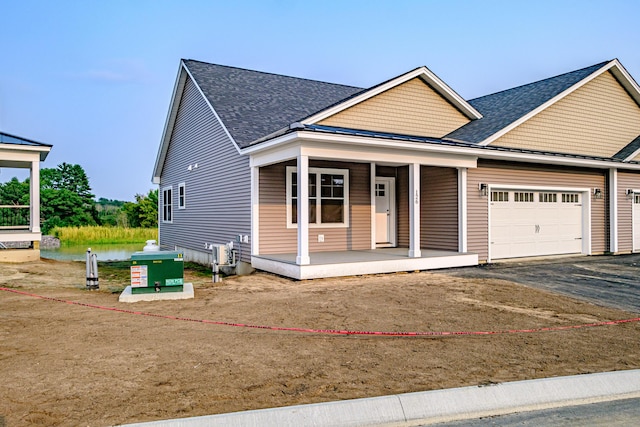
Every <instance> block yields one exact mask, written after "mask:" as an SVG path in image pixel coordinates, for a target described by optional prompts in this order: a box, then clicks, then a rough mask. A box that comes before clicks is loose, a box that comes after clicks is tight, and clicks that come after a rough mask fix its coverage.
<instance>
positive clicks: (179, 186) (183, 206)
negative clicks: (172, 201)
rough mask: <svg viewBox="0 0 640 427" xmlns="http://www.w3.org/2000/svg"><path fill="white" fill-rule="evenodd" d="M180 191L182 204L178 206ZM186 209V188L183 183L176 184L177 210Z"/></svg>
mask: <svg viewBox="0 0 640 427" xmlns="http://www.w3.org/2000/svg"><path fill="white" fill-rule="evenodd" d="M180 191H182V204H180ZM186 208H187V188H186V184H185V183H184V182H181V183H180V184H178V209H186Z"/></svg>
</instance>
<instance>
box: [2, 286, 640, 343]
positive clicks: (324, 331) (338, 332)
mask: <svg viewBox="0 0 640 427" xmlns="http://www.w3.org/2000/svg"><path fill="white" fill-rule="evenodd" d="M0 291H5V292H12V293H14V294H19V295H25V296H29V297H33V298H40V299H43V300H48V301H55V302H62V303H65V304H72V305H77V306H81V307H88V308H97V309H100V310H108V311H114V312H118V313H127V314H136V315H139V316H147V317H157V318H160V319H170V320H181V321H185V322H196V323H205V324H208V325H219V326H232V327H237V328H251V329H265V330H270V331H288V332H303V333H310V334H331V335H376V336H388V337H446V336H460V335H501V334H531V333H538V332H555V331H567V330H571V329H582V328H595V327H598V326H611V325H619V324H622V323H632V322H640V317H635V318H632V319H621V320H609V321H606V322H594V323H584V324H580V325H568V326H552V327H546V328H532V329H504V330H498V331H452V332H445V331H442V332H437V331H425V332H402V331H395V332H393V331H353V330H348V329H312V328H286V327H282V326H264V325H249V324H245V323H233V322H221V321H214V320H207V319H192V318H189V317H177V316H169V315H164V314H155V313H147V312H144V311H133V310H125V309H123V308H116V307H105V306H101V305H95V304H88V303H84V302H77V301H68V300H63V299H58V298H53V297H46V296H43V295H37V294H32V293H29V292H24V291H19V290H17V289H10V288H2V287H0Z"/></svg>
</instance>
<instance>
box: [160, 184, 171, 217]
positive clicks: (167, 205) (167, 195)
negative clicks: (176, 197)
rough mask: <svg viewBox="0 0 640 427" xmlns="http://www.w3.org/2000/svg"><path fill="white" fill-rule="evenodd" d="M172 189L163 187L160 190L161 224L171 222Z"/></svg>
mask: <svg viewBox="0 0 640 427" xmlns="http://www.w3.org/2000/svg"><path fill="white" fill-rule="evenodd" d="M172 197H173V187H171V186H169V187H165V188H163V189H162V222H172V221H173V204H172V200H173V199H172Z"/></svg>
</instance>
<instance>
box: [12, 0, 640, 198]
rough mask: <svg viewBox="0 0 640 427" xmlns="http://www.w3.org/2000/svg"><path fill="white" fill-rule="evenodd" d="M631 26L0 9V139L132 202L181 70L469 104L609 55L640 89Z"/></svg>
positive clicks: (141, 7) (533, 10) (494, 13)
mask: <svg viewBox="0 0 640 427" xmlns="http://www.w3.org/2000/svg"><path fill="white" fill-rule="evenodd" d="M638 16H640V1H637V0H606V1H590V0H579V1H573V0H565V1H563V0H553V1H547V0H536V1H521V0H509V1H497V0H481V1H471V0H467V1H462V0H421V1H419V0H392V1H383V0H363V1H360V0H341V1H339V0H318V1H316V0H300V1H294V0H262V1H258V0H256V1H249V0H245V1H243V0H235V1H232V0H224V1H218V0H175V1H169V0H153V1H145V0H128V1H119V0H103V1H93V0H82V1H67V0H56V1H45V0H41V1H36V0H20V1H13V0H0V131H2V132H5V133H9V134H13V135H17V136H20V137H24V138H27V139H33V140H36V141H39V142H43V143H47V144H52V145H53V149H52V151H51V153H50V154H49V157H48V158H47V160H46V161H45V162H44V163H43V164H42V167H47V168H54V167H56V166H57V165H59V164H61V163H63V162H66V163H71V164H79V165H81V166H82V167H83V168H84V170H85V171H86V172H87V175H88V176H89V180H90V184H91V187H92V189H93V193H94V194H95V196H96V198H100V197H104V198H108V199H117V200H128V201H131V200H134V197H135V195H136V194H146V193H148V191H149V190H151V189H154V188H155V186H154V185H153V184H152V183H151V177H152V174H153V167H154V164H155V159H156V155H157V152H158V148H159V144H160V139H161V137H162V132H163V129H164V125H165V121H166V117H167V112H168V109H169V103H170V101H171V94H172V91H173V86H174V83H175V79H176V76H177V73H178V67H179V63H180V59H181V58H186V59H197V60H200V61H205V62H211V63H216V64H222V65H229V66H235V67H242V68H248V69H252V70H259V71H265V72H271V73H278V74H284V75H289V76H294V77H303V78H308V79H314V80H322V81H328V82H332V83H340V84H346V85H352V86H358V87H363V88H367V87H370V86H374V85H376V84H378V83H380V82H382V81H385V80H388V79H390V78H393V77H395V76H397V75H400V74H402V73H404V72H406V71H409V70H411V69H413V68H416V67H419V66H422V65H426V66H427V67H428V68H429V69H430V70H431V71H433V72H434V73H435V74H437V75H438V76H439V77H440V78H441V79H442V80H444V81H445V82H446V83H447V84H448V85H449V86H450V87H452V88H453V89H454V90H455V91H456V92H458V94H460V95H461V96H462V97H463V98H465V99H473V98H475V97H478V96H482V95H486V94H489V93H493V92H497V91H500V90H503V89H507V88H510V87H514V86H518V85H521V84H526V83H529V82H533V81H536V80H540V79H544V78H547V77H552V76H555V75H558V74H562V73H565V72H569V71H573V70H576V69H579V68H583V67H586V66H589V65H593V64H596V63H599V62H602V61H606V60H609V59H613V58H618V59H619V60H620V61H621V63H622V65H623V66H624V67H625V68H626V69H627V71H629V73H630V74H631V75H632V76H633V77H634V78H635V79H636V81H640V26H638V25H637V17H638ZM13 176H18V177H19V178H20V179H23V178H24V177H26V176H27V175H26V174H25V171H24V170H17V169H3V170H0V181H6V180H8V179H10V178H11V177H13Z"/></svg>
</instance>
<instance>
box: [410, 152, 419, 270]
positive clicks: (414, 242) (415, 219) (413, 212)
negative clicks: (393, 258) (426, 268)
mask: <svg viewBox="0 0 640 427" xmlns="http://www.w3.org/2000/svg"><path fill="white" fill-rule="evenodd" d="M421 256H422V252H421V251H420V164H418V163H411V164H410V165H409V258H420V257H421Z"/></svg>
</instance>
